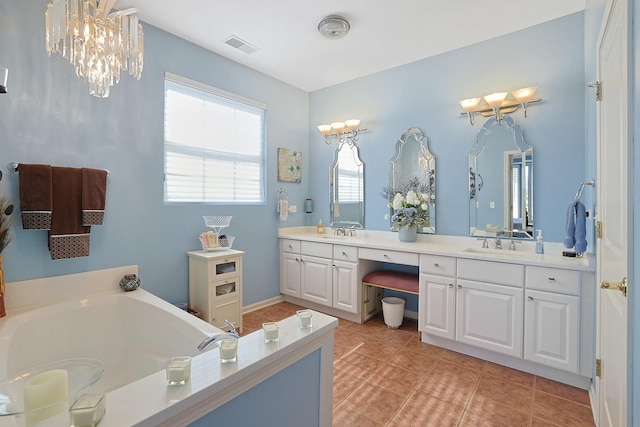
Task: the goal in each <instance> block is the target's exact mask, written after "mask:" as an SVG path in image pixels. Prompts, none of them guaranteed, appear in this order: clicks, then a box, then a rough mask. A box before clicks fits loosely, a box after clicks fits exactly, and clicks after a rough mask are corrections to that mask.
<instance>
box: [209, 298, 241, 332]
mask: <svg viewBox="0 0 640 427" xmlns="http://www.w3.org/2000/svg"><path fill="white" fill-rule="evenodd" d="M238 316H240V305H239V303H238V298H237V296H230V297H224V298H221V297H218V298H214V300H213V302H212V307H211V319H209V323H211V324H212V325H213V326H215V327H217V328H220V329H222V330H223V331H228V330H229V329H230V328H229V326H227V325H226V324H225V323H224V321H225V319H226V320H228V321H229V322H231V323H233V324H234V325H235V326H236V328H240V318H239V317H238Z"/></svg>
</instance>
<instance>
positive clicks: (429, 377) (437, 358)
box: [243, 302, 594, 427]
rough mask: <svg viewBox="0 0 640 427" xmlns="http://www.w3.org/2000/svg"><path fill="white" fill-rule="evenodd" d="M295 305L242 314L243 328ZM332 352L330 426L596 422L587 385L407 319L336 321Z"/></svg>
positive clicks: (287, 311)
mask: <svg viewBox="0 0 640 427" xmlns="http://www.w3.org/2000/svg"><path fill="white" fill-rule="evenodd" d="M300 308H301V307H298V306H296V305H294V304H290V303H288V302H282V303H278V304H275V305H272V306H269V307H266V308H263V309H260V310H257V311H254V312H251V313H248V314H245V315H244V318H243V326H244V329H243V334H248V333H251V332H253V331H256V330H258V329H260V328H261V327H262V323H263V322H268V321H277V320H280V319H283V318H285V317H289V316H291V315H293V314H294V313H295V310H299V309H300ZM334 356H335V359H334V364H333V366H334V374H333V425H334V426H344V427H358V426H366V427H378V426H394V427H395V426H407V427H410V426H420V427H427V426H437V427H446V426H461V427H471V426H474V427H475V426H487V427H488V426H491V427H493V426H508V427H516V426H534V427H543V426H556V427H557V426H562V427H569V426H579V427H583V426H594V422H593V418H592V412H591V408H590V406H589V396H588V394H587V392H586V391H584V390H580V389H577V388H575V387H571V386H567V385H564V384H561V383H557V382H555V381H551V380H548V379H545V378H541V377H538V376H535V375H531V374H528V373H525V372H520V371H516V370H513V369H510V368H506V367H504V366H500V365H496V364H493V363H491V362H485V361H484V360H480V359H476V358H473V357H470V356H466V355H463V354H460V353H455V352H453V351H449V350H445V349H442V348H440V347H436V346H431V345H428V344H424V343H422V342H420V340H419V337H418V332H417V325H416V322H415V321H412V320H409V319H405V320H404V323H403V325H402V326H401V327H400V328H399V329H389V328H387V327H386V325H385V324H384V321H383V320H382V317H376V318H374V319H372V320H370V321H368V322H367V323H365V324H363V325H360V324H357V323H353V322H349V321H346V320H342V319H340V321H339V325H338V327H337V328H336V330H335V351H334Z"/></svg>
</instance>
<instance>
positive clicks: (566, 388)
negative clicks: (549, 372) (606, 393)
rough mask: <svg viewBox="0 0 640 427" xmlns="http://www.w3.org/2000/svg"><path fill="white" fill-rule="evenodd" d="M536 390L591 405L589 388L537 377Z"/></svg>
mask: <svg viewBox="0 0 640 427" xmlns="http://www.w3.org/2000/svg"><path fill="white" fill-rule="evenodd" d="M536 390H541V391H544V392H545V393H549V394H553V395H556V396H559V397H562V398H563V399H567V400H571V401H574V402H577V403H581V404H583V405H590V402H589V392H587V390H582V389H579V388H577V387H572V386H570V385H567V384H562V383H559V382H556V381H551V380H548V379H546V378H542V377H536Z"/></svg>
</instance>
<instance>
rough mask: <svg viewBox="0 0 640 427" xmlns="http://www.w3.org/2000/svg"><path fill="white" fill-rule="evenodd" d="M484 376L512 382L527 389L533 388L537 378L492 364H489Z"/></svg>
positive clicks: (485, 368)
mask: <svg viewBox="0 0 640 427" xmlns="http://www.w3.org/2000/svg"><path fill="white" fill-rule="evenodd" d="M484 375H485V376H492V377H496V378H500V379H503V380H507V381H511V382H514V383H516V384H519V385H521V386H525V387H533V380H534V378H535V376H534V375H532V374H529V373H527V372H522V371H518V370H516V369H511V368H507V367H506V366H502V365H497V364H495V363H491V362H487V364H486V366H485V367H484Z"/></svg>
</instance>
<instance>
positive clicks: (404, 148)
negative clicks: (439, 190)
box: [383, 128, 436, 233]
mask: <svg viewBox="0 0 640 427" xmlns="http://www.w3.org/2000/svg"><path fill="white" fill-rule="evenodd" d="M409 190H413V191H414V192H415V193H417V194H418V195H419V198H420V200H421V201H423V202H425V203H423V204H422V205H423V206H424V207H426V209H421V210H420V212H421V213H422V212H424V215H425V216H426V221H425V224H424V225H423V226H421V227H419V228H418V232H419V233H435V232H436V158H435V156H434V155H433V154H431V152H430V151H429V140H428V139H427V137H425V136H424V135H423V134H422V131H421V130H420V129H418V128H409V129H407V130H405V131H404V132H403V133H402V135H401V136H400V139H399V140H398V142H396V152H395V154H394V156H393V157H392V158H391V165H390V172H389V187H388V188H386V189H385V190H384V192H385V193H387V194H386V195H385V194H384V193H383V196H384V197H387V198H389V197H392V196H393V194H397V193H398V192H401V193H402V194H404V195H405V196H406V195H407V193H408V191H409ZM425 205H426V206H425ZM392 218H393V217H392ZM391 228H392V230H393V229H395V228H396V227H394V223H393V220H392V222H391Z"/></svg>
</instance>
